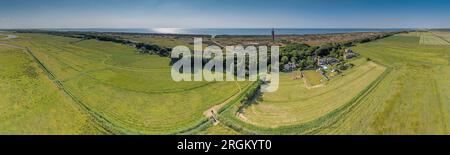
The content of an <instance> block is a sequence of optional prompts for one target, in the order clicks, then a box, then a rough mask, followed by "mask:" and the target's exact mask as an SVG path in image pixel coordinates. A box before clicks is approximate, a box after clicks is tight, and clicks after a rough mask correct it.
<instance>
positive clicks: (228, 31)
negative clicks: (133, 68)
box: [49, 28, 408, 35]
mask: <svg viewBox="0 0 450 155" xmlns="http://www.w3.org/2000/svg"><path fill="white" fill-rule="evenodd" d="M49 30H57V31H81V32H88V31H90V32H123V33H155V34H195V35H271V31H272V29H270V28H150V29H143V28H139V29H137V28H136V29H122V28H115V29H110V28H81V29H78V28H71V29H49ZM274 30H275V34H278V35H304V34H332V33H351V32H383V31H398V30H408V29H369V28H332V29H328V28H280V29H277V28H275V29H274Z"/></svg>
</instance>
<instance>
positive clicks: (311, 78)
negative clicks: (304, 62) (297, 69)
mask: <svg viewBox="0 0 450 155" xmlns="http://www.w3.org/2000/svg"><path fill="white" fill-rule="evenodd" d="M303 74H304V76H305V77H304V78H305V80H306V81H307V82H308V83H309V84H310V85H311V86H315V85H319V84H321V83H322V79H325V78H324V77H323V76H322V74H320V73H319V72H317V71H315V70H307V71H303ZM286 80H287V79H286Z"/></svg>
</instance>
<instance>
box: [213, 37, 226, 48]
mask: <svg viewBox="0 0 450 155" xmlns="http://www.w3.org/2000/svg"><path fill="white" fill-rule="evenodd" d="M211 41H212V42H213V43H214V44H216V45H217V46H219V47H221V48H223V49H224V48H225V46H223V45H222V44H220V43H218V42H217V41H216V40H214V36H211Z"/></svg>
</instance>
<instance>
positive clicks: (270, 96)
mask: <svg viewBox="0 0 450 155" xmlns="http://www.w3.org/2000/svg"><path fill="white" fill-rule="evenodd" d="M355 64H358V66H357V67H356V68H355V69H351V70H350V71H348V72H346V73H344V74H343V75H344V76H339V77H336V78H335V79H333V80H331V81H329V82H328V83H327V84H326V86H324V87H318V88H314V89H308V88H307V87H305V86H304V83H303V81H302V80H293V79H292V78H291V77H292V76H291V75H290V74H282V75H281V79H280V88H279V90H278V91H277V92H274V93H265V94H263V96H262V98H261V99H260V100H259V101H257V103H255V104H254V105H253V106H251V107H249V108H247V109H246V110H245V112H244V113H245V114H244V115H245V117H246V119H247V121H248V122H250V123H251V124H254V125H258V126H263V127H280V126H286V125H295V124H301V123H306V122H309V121H312V120H315V119H317V118H319V117H322V116H324V115H326V114H327V113H330V112H331V111H333V110H335V109H337V108H339V107H341V106H343V105H344V104H346V103H348V102H349V101H350V100H351V99H352V98H353V97H354V96H356V95H357V94H358V93H359V92H361V91H362V90H363V89H364V88H365V87H367V86H368V85H369V84H370V83H371V82H372V81H374V80H375V79H376V78H377V77H378V76H379V75H381V74H382V73H383V71H384V70H385V69H384V67H382V66H380V65H377V64H375V63H373V62H365V60H363V59H359V60H357V61H355ZM312 72H314V73H316V72H315V71H312ZM317 74H319V76H322V75H320V73H317Z"/></svg>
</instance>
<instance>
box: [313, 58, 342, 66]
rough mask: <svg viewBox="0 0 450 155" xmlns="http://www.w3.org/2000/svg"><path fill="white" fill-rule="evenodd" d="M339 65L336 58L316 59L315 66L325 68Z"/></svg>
mask: <svg viewBox="0 0 450 155" xmlns="http://www.w3.org/2000/svg"><path fill="white" fill-rule="evenodd" d="M337 63H339V59H336V58H318V59H317V65H318V66H326V65H333V64H337Z"/></svg>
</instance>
